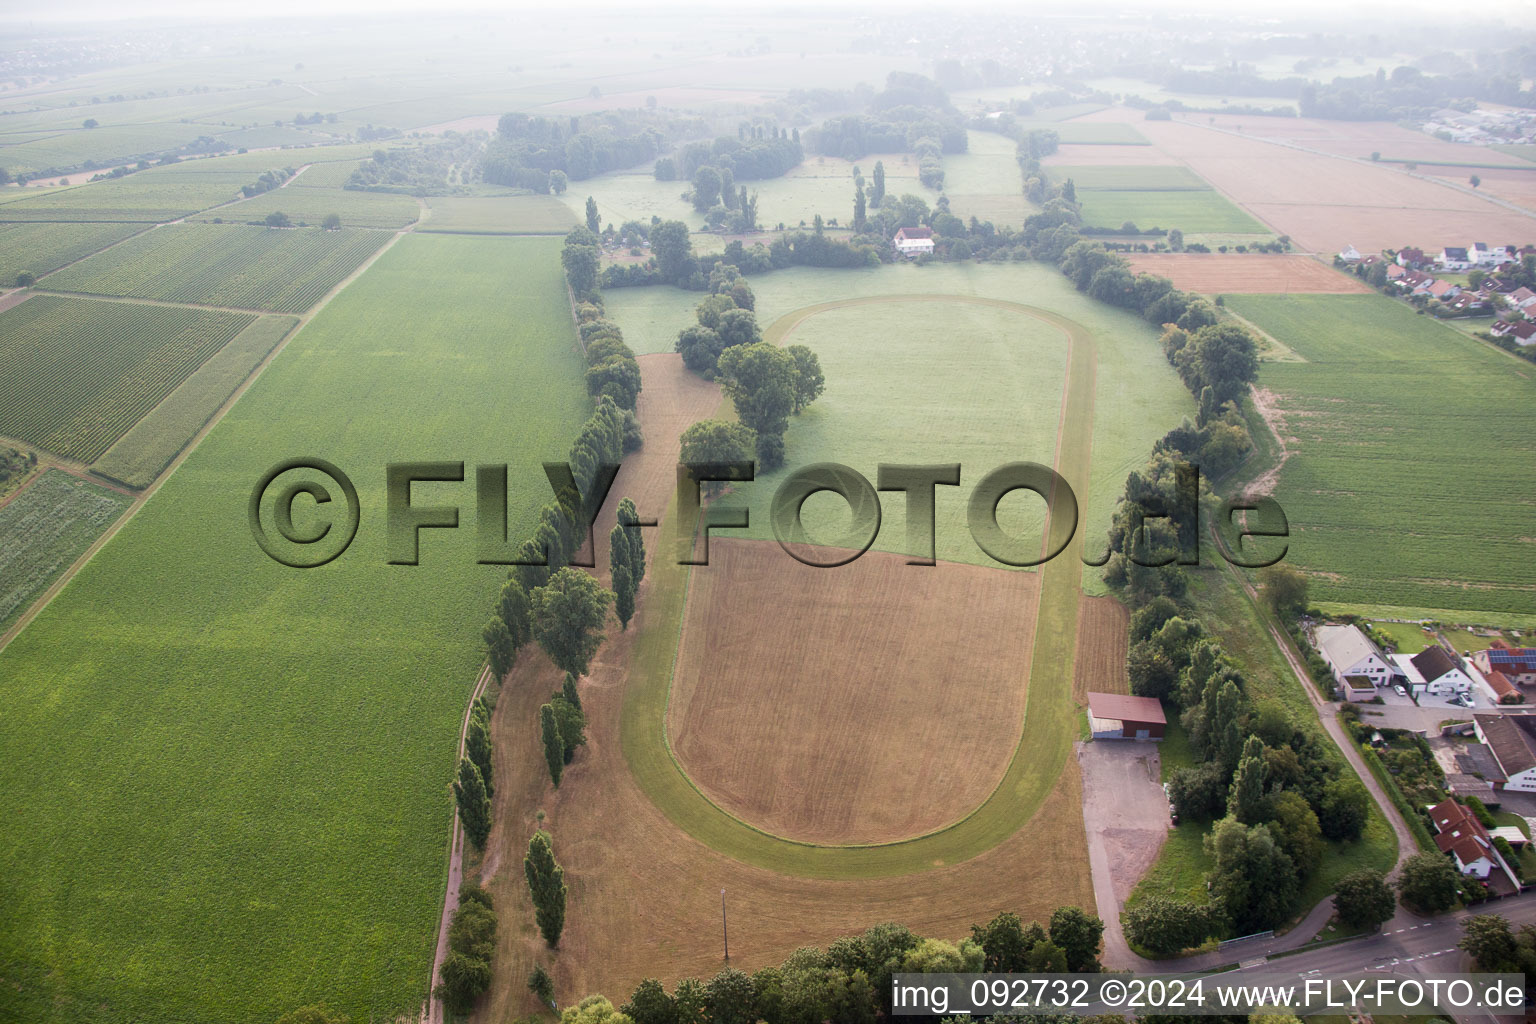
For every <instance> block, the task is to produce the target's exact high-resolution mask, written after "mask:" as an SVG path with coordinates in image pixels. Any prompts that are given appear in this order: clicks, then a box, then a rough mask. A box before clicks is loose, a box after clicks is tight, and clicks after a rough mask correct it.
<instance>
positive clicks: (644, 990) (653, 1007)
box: [622, 978, 677, 1024]
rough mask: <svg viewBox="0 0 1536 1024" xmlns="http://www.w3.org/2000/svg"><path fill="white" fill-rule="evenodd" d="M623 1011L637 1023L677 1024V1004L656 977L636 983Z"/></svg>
mask: <svg viewBox="0 0 1536 1024" xmlns="http://www.w3.org/2000/svg"><path fill="white" fill-rule="evenodd" d="M622 1011H623V1013H624V1015H625V1016H626V1017H628V1018H629V1019H630V1020H632V1021H634V1022H635V1024H677V1004H676V1003H675V1002H674V1001H673V999H672V997H671V996H669V995H667V990H666V989H665V988H663V987H662V984H661V982H659V981H657V980H656V979H655V978H646V979H645V980H644V981H642V982H641V983H640V984H638V985H636V986H635V991H634V992H633V993H632V994H631V995H630V997H629V1002H627V1003H625V1004H624V1006H623V1008H622Z"/></svg>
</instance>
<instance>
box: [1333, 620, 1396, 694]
mask: <svg viewBox="0 0 1536 1024" xmlns="http://www.w3.org/2000/svg"><path fill="white" fill-rule="evenodd" d="M1316 646H1317V650H1318V653H1320V654H1321V655H1322V656H1323V660H1324V661H1326V662H1328V667H1329V668H1331V669H1333V678H1334V679H1335V680H1337V681H1338V682H1339V684H1340V685H1341V686H1342V685H1343V683H1344V680H1345V678H1346V677H1348V676H1358V677H1362V678H1364V679H1367V680H1369V681H1370V683H1371V685H1372V686H1378V687H1379V686H1386V685H1387V684H1388V683H1390V682H1391V681H1392V666H1391V663H1390V662H1388V661H1387V656H1386V655H1385V654H1383V653H1381V648H1379V647H1377V646H1376V645H1375V644H1373V643H1371V640H1370V637H1368V636H1366V635H1365V634H1364V633H1362V632H1361V631H1360V628H1359V627H1358V626H1318V627H1317V639H1316Z"/></svg>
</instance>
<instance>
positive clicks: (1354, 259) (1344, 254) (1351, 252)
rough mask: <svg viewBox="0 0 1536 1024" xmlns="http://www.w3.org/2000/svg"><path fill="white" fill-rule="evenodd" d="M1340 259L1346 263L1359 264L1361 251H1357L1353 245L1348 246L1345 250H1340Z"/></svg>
mask: <svg viewBox="0 0 1536 1024" xmlns="http://www.w3.org/2000/svg"><path fill="white" fill-rule="evenodd" d="M1339 259H1341V260H1343V261H1344V262H1345V263H1359V262H1360V250H1359V249H1356V248H1355V247H1354V246H1352V245H1346V246H1345V247H1344V248H1342V249H1340V250H1339Z"/></svg>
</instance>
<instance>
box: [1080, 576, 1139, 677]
mask: <svg viewBox="0 0 1536 1024" xmlns="http://www.w3.org/2000/svg"><path fill="white" fill-rule="evenodd" d="M1129 625H1130V614H1129V613H1128V612H1127V611H1126V610H1125V605H1123V604H1121V603H1120V602H1119V601H1118V600H1116V599H1115V598H1113V597H1088V596H1086V595H1085V596H1084V597H1083V599H1082V600H1081V601H1080V602H1079V603H1078V606H1077V658H1076V660H1075V661H1074V663H1073V668H1072V699H1073V700H1075V701H1077V702H1078V703H1080V704H1086V703H1087V702H1088V694H1089V692H1093V693H1130V692H1131V681H1130V677H1129V676H1127V675H1126V671H1125V656H1126V653H1127V652H1128V650H1129V648H1130V638H1129V636H1128V635H1127V633H1126V630H1127V628H1128V627H1129Z"/></svg>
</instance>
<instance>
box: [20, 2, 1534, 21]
mask: <svg viewBox="0 0 1536 1024" xmlns="http://www.w3.org/2000/svg"><path fill="white" fill-rule="evenodd" d="M650 6H651V7H652V8H657V7H665V8H671V9H697V10H699V11H700V12H701V13H706V12H709V11H718V10H720V7H719V3H718V0H708V2H705V0H661V2H658V3H652V4H650ZM949 6H951V7H966V8H981V9H993V10H1001V11H1007V12H1008V13H1012V14H1020V15H1028V14H1030V13H1031V12H1034V11H1038V12H1039V13H1042V14H1047V13H1048V14H1052V15H1060V14H1062V13H1064V12H1068V13H1113V12H1115V11H1136V12H1148V11H1167V12H1173V11H1180V12H1186V11H1187V12H1190V13H1209V14H1220V15H1225V16H1233V15H1238V16H1247V17H1250V18H1253V19H1255V20H1258V19H1263V18H1267V17H1272V16H1274V15H1275V14H1277V13H1281V14H1284V15H1285V16H1286V18H1287V20H1292V21H1294V20H1295V19H1297V18H1298V17H1309V16H1310V17H1317V18H1318V19H1319V20H1321V21H1326V22H1331V23H1337V22H1338V21H1340V20H1343V19H1345V18H1348V19H1349V20H1355V19H1359V20H1361V21H1362V22H1365V21H1377V22H1378V24H1380V23H1381V22H1380V21H1379V19H1383V18H1385V19H1388V20H1389V21H1394V20H1395V21H1400V20H1401V19H1402V18H1403V17H1404V15H1405V14H1411V15H1418V16H1424V17H1432V16H1436V15H1438V16H1440V17H1444V15H1445V10H1446V8H1445V5H1444V3H1443V0H1288V2H1287V3H1286V4H1285V5H1284V7H1283V8H1277V7H1276V6H1275V5H1274V4H1273V3H1268V2H1265V3H1258V2H1253V0H1246V2H1245V0H1237V2H1233V0H1117V2H1114V3H1108V4H1105V5H1104V6H1103V7H1101V8H1097V9H1095V8H1093V7H1092V5H1091V3H1090V4H1080V5H1073V6H1072V7H1071V8H1066V9H1064V8H1063V7H1062V5H1061V4H1060V3H1059V2H1054V0H1051V2H1047V0H1023V2H1020V0H1002V2H999V0H991V2H987V0H960V2H958V3H953V2H951V3H950V4H949ZM765 7H766V8H768V9H773V10H794V9H805V10H810V11H814V12H816V13H818V14H822V15H826V14H830V13H833V12H834V11H836V10H837V9H839V8H842V9H847V10H849V11H859V12H863V11H869V12H874V11H887V12H889V11H890V10H892V9H893V8H917V7H922V8H924V9H927V10H933V5H932V3H930V2H925V0H834V2H832V3H826V2H816V0H767V2H766V3H765ZM1477 7H1478V12H1479V17H1480V18H1482V19H1487V18H1488V16H1490V15H1492V16H1494V17H1503V18H1514V17H1516V16H1518V15H1521V14H1522V13H1528V12H1529V10H1530V5H1529V3H1528V0H1480V2H1479V3H1478V5H1477ZM572 9H576V10H581V11H584V12H600V11H603V10H620V11H623V12H624V13H625V14H626V15H629V16H633V15H635V14H636V13H638V12H637V10H636V7H635V5H634V4H632V3H630V4H618V3H614V2H613V0H562V2H561V4H560V5H559V6H558V7H551V5H550V4H549V3H548V2H547V0H541V2H532V0H446V2H443V3H424V2H423V0H267V2H264V3H262V4H260V5H258V6H256V7H252V6H251V5H250V4H249V3H244V2H239V3H236V2H231V0H143V2H137V3H133V4H131V5H125V4H123V3H121V2H114V0H48V2H46V3H44V4H41V5H39V4H37V3H36V2H33V0H0V18H3V19H4V20H5V21H6V22H8V23H11V24H13V25H14V24H16V23H18V22H20V23H24V22H28V21H53V20H70V21H80V20H118V19H125V18H145V17H163V16H190V17H196V18H248V17H252V16H255V17H268V16H274V15H277V16H316V15H321V16H323V15H335V14H357V13H370V12H371V13H378V12H381V11H382V12H390V13H400V12H410V11H415V10H424V11H426V12H428V13H431V14H442V13H444V12H447V11H452V10H466V11H499V12H508V13H511V12H516V11H522V10H526V11H529V12H538V13H542V14H546V15H548V14H550V13H551V12H552V11H570V10H572ZM732 13H733V14H734V15H740V14H741V13H742V9H741V8H740V7H739V6H736V7H734V8H733V9H732Z"/></svg>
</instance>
